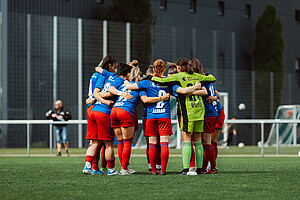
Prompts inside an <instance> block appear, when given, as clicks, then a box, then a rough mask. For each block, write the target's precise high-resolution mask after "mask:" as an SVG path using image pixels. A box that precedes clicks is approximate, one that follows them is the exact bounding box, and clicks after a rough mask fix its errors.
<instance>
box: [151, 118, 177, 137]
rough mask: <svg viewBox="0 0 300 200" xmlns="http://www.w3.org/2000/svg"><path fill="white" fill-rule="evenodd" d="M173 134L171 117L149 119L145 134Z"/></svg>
mask: <svg viewBox="0 0 300 200" xmlns="http://www.w3.org/2000/svg"><path fill="white" fill-rule="evenodd" d="M163 135H173V132H172V127H171V119H170V118H160V119H147V122H146V132H145V136H148V137H150V136H163Z"/></svg>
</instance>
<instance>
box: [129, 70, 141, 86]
mask: <svg viewBox="0 0 300 200" xmlns="http://www.w3.org/2000/svg"><path fill="white" fill-rule="evenodd" d="M141 75H142V72H141V69H140V68H139V67H133V68H132V69H131V71H130V76H129V81H134V82H140V81H141V79H142V78H141Z"/></svg>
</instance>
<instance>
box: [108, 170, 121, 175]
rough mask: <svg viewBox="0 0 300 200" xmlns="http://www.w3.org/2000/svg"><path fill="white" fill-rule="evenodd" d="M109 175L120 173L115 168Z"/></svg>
mask: <svg viewBox="0 0 300 200" xmlns="http://www.w3.org/2000/svg"><path fill="white" fill-rule="evenodd" d="M107 175H120V173H119V172H117V170H113V171H112V172H111V171H108V173H107Z"/></svg>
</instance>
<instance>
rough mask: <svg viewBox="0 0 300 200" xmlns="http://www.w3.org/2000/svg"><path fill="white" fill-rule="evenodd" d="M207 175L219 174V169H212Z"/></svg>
mask: <svg viewBox="0 0 300 200" xmlns="http://www.w3.org/2000/svg"><path fill="white" fill-rule="evenodd" d="M206 173H207V174H217V173H219V172H218V170H217V169H211V170H208V171H207V172H206Z"/></svg>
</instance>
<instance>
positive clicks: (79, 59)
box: [0, 13, 300, 147]
mask: <svg viewBox="0 0 300 200" xmlns="http://www.w3.org/2000/svg"><path fill="white" fill-rule="evenodd" d="M0 16H2V15H0ZM1 21H2V20H1ZM0 29H1V31H0V33H1V35H0V36H1V40H0V41H1V47H2V44H3V40H2V30H3V27H2V24H1V26H0ZM239 40H240V37H239V35H238V34H236V33H234V32H225V31H207V30H200V29H193V28H191V29H187V28H181V27H167V26H163V27H162V26H155V27H152V26H147V25H142V24H128V23H127V24H125V23H118V22H106V21H96V20H86V19H76V18H65V17H51V16H38V15H25V14H16V13H9V14H8V25H7V41H6V42H7V49H6V51H7V52H6V54H7V57H4V58H3V59H6V62H7V65H3V63H4V62H1V69H0V70H1V71H0V72H1V86H0V87H1V94H0V95H1V98H0V99H1V102H0V103H1V105H0V106H1V107H0V108H1V109H0V110H1V116H2V119H45V113H46V112H47V111H48V110H49V109H50V108H52V107H53V106H54V101H55V100H56V99H61V100H62V101H63V105H64V106H65V107H67V108H68V109H69V110H70V111H71V113H72V116H73V119H86V116H85V110H86V106H85V98H86V97H87V92H88V82H89V78H90V76H91V75H92V73H93V71H94V67H95V66H96V65H97V64H98V63H99V62H100V61H101V59H102V58H103V55H105V54H106V53H109V54H111V55H112V56H113V57H115V58H116V59H117V60H118V62H127V61H128V60H132V59H137V60H139V62H140V65H141V68H142V71H143V72H145V71H146V69H147V68H148V66H149V65H150V64H151V63H153V61H154V60H155V59H157V58H161V59H163V60H165V61H172V62H176V60H177V59H178V58H179V57H187V58H188V59H192V58H194V57H197V58H198V59H199V60H200V61H201V63H202V64H203V66H204V67H205V70H206V71H208V72H210V73H212V74H214V75H215V77H216V78H217V82H216V83H215V86H216V88H217V90H218V91H221V92H227V93H228V94H229V116H228V118H231V117H232V116H236V117H237V118H248V119H250V118H273V117H274V115H275V112H276V108H277V106H278V105H280V104H296V103H298V102H299V100H300V92H299V84H298V85H297V83H298V82H296V80H297V79H299V77H297V76H298V75H297V74H293V73H285V74H276V73H262V72H254V71H251V67H250V68H249V66H248V64H249V63H248V64H247V66H246V64H241V63H245V62H246V61H245V60H247V58H245V54H244V50H243V49H242V47H241V46H240V42H239ZM0 49H1V51H3V48H0ZM1 55H4V54H3V52H1ZM249 62H251V58H250V59H249ZM250 65H251V64H250ZM281 83H283V84H281ZM282 86H283V87H282ZM281 87H282V88H281ZM241 102H243V103H245V104H246V109H245V110H239V109H238V105H239V104H240V103H241ZM138 109H139V113H140V117H141V109H142V106H140V105H139V106H138ZM1 128H2V132H1V138H2V143H1V146H2V147H24V145H25V144H26V140H25V141H24V142H23V139H24V138H22V137H23V136H24V133H25V132H26V127H25V126H23V125H2V126H1ZM267 128H268V127H266V129H267ZM48 129H49V127H48V126H43V125H34V126H32V127H31V137H32V139H31V140H32V141H31V144H37V146H38V145H40V146H47V145H49V139H48V137H46V136H48V132H49V130H48ZM140 129H141V128H140ZM237 129H238V133H239V134H238V136H237V138H236V140H235V143H237V142H239V141H243V142H244V143H245V144H252V145H254V144H256V143H257V141H258V140H259V134H260V133H259V131H257V130H256V127H255V125H238V127H237ZM85 131H86V125H83V126H82V128H81V127H80V126H75V125H72V126H69V133H70V134H69V140H70V146H71V147H81V145H80V144H83V145H82V146H86V145H87V143H88V141H86V140H85ZM78 132H80V133H81V134H77V133H78ZM267 132H268V131H267ZM266 138H267V135H266ZM266 138H265V139H266ZM78 141H79V142H78Z"/></svg>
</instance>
